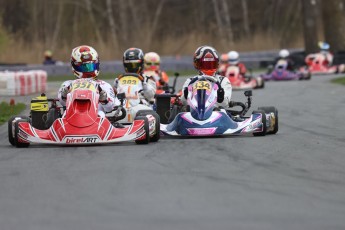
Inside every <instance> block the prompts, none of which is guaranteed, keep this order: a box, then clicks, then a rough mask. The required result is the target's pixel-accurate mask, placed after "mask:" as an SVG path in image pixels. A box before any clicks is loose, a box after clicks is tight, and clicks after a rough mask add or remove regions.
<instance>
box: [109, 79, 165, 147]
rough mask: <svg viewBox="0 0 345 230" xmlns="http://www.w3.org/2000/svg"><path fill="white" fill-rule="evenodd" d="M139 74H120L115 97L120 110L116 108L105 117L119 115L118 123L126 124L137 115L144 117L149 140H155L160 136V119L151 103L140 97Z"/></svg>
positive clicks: (136, 117) (131, 121)
mask: <svg viewBox="0 0 345 230" xmlns="http://www.w3.org/2000/svg"><path fill="white" fill-rule="evenodd" d="M140 77H141V76H140V75H138V74H135V73H128V74H123V75H121V77H120V78H118V86H117V97H118V98H119V99H120V101H121V104H122V107H121V108H122V109H124V110H125V112H124V113H123V112H122V110H120V109H116V110H115V112H114V114H113V115H111V114H110V115H107V117H109V116H110V117H113V116H115V117H119V116H122V119H120V120H118V123H120V124H124V125H128V124H132V123H133V121H134V120H136V119H138V117H146V118H147V119H148V120H149V123H150V126H149V133H150V135H149V140H150V141H151V142H156V141H158V140H159V138H160V131H159V128H160V126H159V123H160V119H159V116H158V114H157V113H156V112H155V111H154V110H153V108H152V107H153V106H152V104H150V103H149V102H147V101H146V100H145V99H144V98H142V97H141V92H142V87H141V84H142V83H141V80H140Z"/></svg>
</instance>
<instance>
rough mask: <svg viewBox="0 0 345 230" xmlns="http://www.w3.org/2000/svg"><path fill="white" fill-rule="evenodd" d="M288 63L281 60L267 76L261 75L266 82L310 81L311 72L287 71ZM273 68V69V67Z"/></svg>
mask: <svg viewBox="0 0 345 230" xmlns="http://www.w3.org/2000/svg"><path fill="white" fill-rule="evenodd" d="M287 67H288V62H287V61H286V60H279V61H278V62H277V64H276V65H275V66H274V69H273V70H272V69H269V70H268V73H267V74H262V75H260V76H261V77H262V78H263V79H264V80H265V81H271V80H272V81H289V80H310V78H311V74H310V72H309V71H307V70H306V71H303V72H301V71H296V72H294V71H290V70H288V69H287ZM271 68H272V67H271Z"/></svg>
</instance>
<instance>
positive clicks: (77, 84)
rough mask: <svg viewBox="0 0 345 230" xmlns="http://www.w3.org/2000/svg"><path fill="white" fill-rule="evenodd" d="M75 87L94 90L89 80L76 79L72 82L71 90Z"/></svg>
mask: <svg viewBox="0 0 345 230" xmlns="http://www.w3.org/2000/svg"><path fill="white" fill-rule="evenodd" d="M76 89H88V90H91V91H96V88H95V85H94V84H92V82H90V81H76V82H74V83H73V84H72V90H71V91H73V90H76Z"/></svg>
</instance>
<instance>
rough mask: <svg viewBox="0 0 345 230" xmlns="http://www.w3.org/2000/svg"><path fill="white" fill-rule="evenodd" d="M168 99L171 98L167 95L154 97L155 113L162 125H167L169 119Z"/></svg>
mask: <svg viewBox="0 0 345 230" xmlns="http://www.w3.org/2000/svg"><path fill="white" fill-rule="evenodd" d="M170 99H171V96H170V95H169V94H162V95H160V94H159V95H156V112H157V114H158V115H159V117H160V121H161V123H162V124H168V120H169V117H170Z"/></svg>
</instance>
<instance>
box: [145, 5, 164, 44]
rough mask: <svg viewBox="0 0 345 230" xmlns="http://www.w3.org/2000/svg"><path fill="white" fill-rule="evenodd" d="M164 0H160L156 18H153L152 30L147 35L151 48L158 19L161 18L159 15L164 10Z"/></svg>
mask: <svg viewBox="0 0 345 230" xmlns="http://www.w3.org/2000/svg"><path fill="white" fill-rule="evenodd" d="M164 2H165V0H160V1H159V4H158V6H157V9H156V12H155V15H154V18H153V22H152V25H151V27H150V31H149V32H148V36H147V42H146V44H147V48H149V49H151V41H152V37H153V35H154V33H155V31H156V27H157V23H158V19H159V16H160V14H161V12H162V8H163V5H164Z"/></svg>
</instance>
